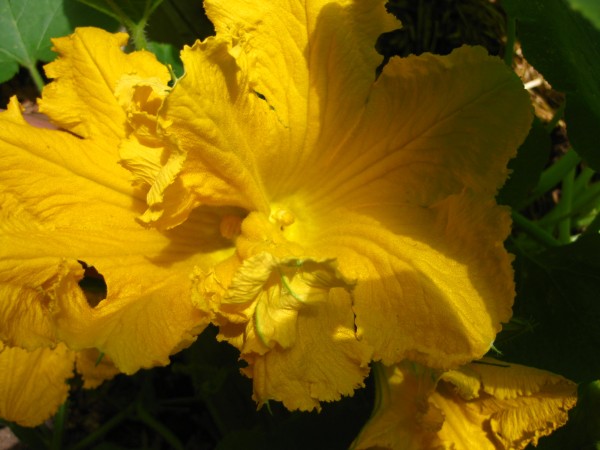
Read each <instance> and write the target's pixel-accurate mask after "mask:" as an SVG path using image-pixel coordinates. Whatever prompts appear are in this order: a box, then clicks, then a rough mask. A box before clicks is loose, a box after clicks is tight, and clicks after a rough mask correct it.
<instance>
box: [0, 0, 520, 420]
mask: <svg viewBox="0 0 600 450" xmlns="http://www.w3.org/2000/svg"><path fill="white" fill-rule="evenodd" d="M383 4H384V2H383V1H356V2H354V1H341V0H340V1H289V2H284V1H276V2H258V1H257V2H246V1H218V0H212V1H206V3H205V7H206V11H207V14H208V16H209V17H210V19H211V20H212V21H213V23H214V25H215V29H216V36H214V37H210V38H207V39H206V40H204V41H202V42H197V43H196V44H194V45H193V46H192V47H186V48H184V50H183V51H182V60H183V63H184V68H185V75H184V76H183V77H182V78H181V79H179V80H177V81H176V82H175V83H174V86H172V87H170V86H169V81H170V78H169V74H168V70H167V68H166V67H164V66H163V65H161V64H160V63H158V62H157V61H156V59H155V58H154V56H153V55H151V54H149V53H147V52H143V51H141V52H134V53H131V54H124V53H123V52H122V50H121V47H122V46H123V45H124V44H125V43H126V40H127V37H126V36H125V35H124V34H114V35H112V34H108V33H106V32H104V31H101V30H98V29H79V30H77V31H76V32H75V33H74V34H73V35H71V36H69V37H65V38H60V39H56V40H55V41H54V46H55V50H56V51H57V53H58V55H59V57H58V59H57V60H56V61H55V62H54V63H51V64H50V65H48V66H47V69H46V70H47V74H48V76H49V77H50V78H53V79H54V81H53V82H52V83H51V84H49V85H48V86H47V87H46V88H45V90H44V92H43V94H42V99H41V100H40V108H41V111H42V112H44V113H45V114H46V115H47V116H48V117H49V118H50V120H51V121H52V122H53V123H54V124H55V125H56V126H57V127H59V129H58V130H42V129H36V128H33V127H31V126H29V125H28V124H27V123H26V122H25V120H24V119H23V117H22V116H21V113H20V111H19V105H18V104H17V102H16V100H13V101H12V102H11V104H10V105H9V108H8V111H6V112H4V113H2V115H1V116H0V121H1V123H2V126H1V127H0V146H1V148H2V153H1V154H0V166H1V169H0V170H2V172H3V174H4V175H3V178H2V180H0V202H1V203H0V204H1V205H2V209H1V210H0V214H1V216H0V220H1V223H0V239H1V241H2V242H1V243H0V290H1V292H2V297H1V300H0V324H1V325H0V339H1V340H2V342H3V343H4V346H3V350H1V351H2V353H0V366H1V367H3V368H5V369H6V370H7V371H8V372H7V373H9V372H10V370H12V369H11V367H13V366H14V365H15V364H16V363H15V362H14V361H16V359H15V357H13V354H15V353H16V352H23V350H20V348H23V349H26V350H28V351H30V352H31V353H30V354H29V355H30V360H31V364H32V365H34V364H39V361H40V358H46V356H39V354H38V353H36V352H40V351H42V349H44V348H49V349H54V350H47V351H46V350H44V351H46V353H48V354H49V355H52V357H55V354H56V352H58V351H60V352H62V353H61V355H62V356H61V358H60V360H61V361H67V363H66V367H67V372H69V373H70V371H71V370H72V368H73V364H74V361H79V362H78V363H77V370H78V371H79V372H81V373H83V376H84V378H85V379H86V380H88V379H89V380H90V381H89V385H90V386H92V385H94V384H96V383H99V382H100V381H101V380H102V379H105V378H108V377H110V376H112V375H113V374H114V373H115V372H116V371H117V370H118V371H121V372H124V373H133V372H135V371H136V370H138V369H140V368H145V367H152V366H155V365H161V364H167V363H168V358H169V356H170V355H171V354H173V353H175V352H177V351H179V350H180V349H182V348H184V347H186V346H187V345H189V344H190V343H191V342H193V340H194V339H195V336H197V335H198V334H199V333H200V332H201V331H202V330H203V329H204V328H205V327H206V326H207V324H208V323H210V322H212V323H214V324H216V325H218V326H219V330H220V334H219V338H220V339H222V340H226V341H228V342H230V343H231V344H232V345H234V346H236V347H237V348H238V349H239V350H240V353H241V358H243V359H244V360H245V361H246V362H247V363H248V365H247V367H245V368H244V369H243V371H244V373H246V375H248V376H249V377H251V378H253V382H254V397H255V400H256V401H257V402H258V403H259V404H262V403H264V402H266V401H268V400H270V399H275V400H280V401H282V402H283V403H284V405H286V406H287V407H288V408H290V409H301V410H311V409H314V408H319V404H320V402H321V401H332V400H337V399H339V398H340V397H341V396H342V395H351V394H352V392H353V391H354V389H356V388H357V387H359V386H361V385H362V384H363V380H364V378H365V377H366V375H367V374H368V371H369V363H370V362H371V361H373V360H375V361H382V362H383V363H384V364H386V365H393V364H397V363H401V361H404V360H411V361H414V362H415V363H418V364H421V365H423V366H427V367H430V368H433V369H436V370H446V369H451V368H454V367H457V366H459V365H462V364H466V363H468V362H470V361H472V360H474V359H478V358H480V357H481V356H483V355H484V354H485V353H486V352H487V350H488V349H489V348H490V346H491V343H492V342H493V339H494V337H495V335H496V333H497V332H498V331H499V329H500V327H501V325H500V324H501V323H502V322H506V321H507V320H508V319H509V318H510V315H511V305H512V300H513V296H514V286H513V281H512V269H511V267H510V260H511V259H510V256H509V255H508V254H507V252H506V251H505V249H504V247H503V244H502V243H503V240H504V239H505V237H506V236H507V234H508V232H509V228H510V220H509V212H508V211H507V209H506V208H503V207H500V206H498V205H496V203H495V201H494V195H495V193H496V191H497V189H498V188H499V186H500V185H501V184H502V183H503V182H504V180H505V178H506V176H507V169H506V164H507V162H508V160H509V159H510V158H511V157H513V156H514V154H515V152H516V149H517V147H518V145H519V144H520V143H521V142H522V141H523V139H524V137H525V135H526V134H527V131H528V128H529V124H530V120H531V113H530V106H529V101H528V97H527V95H526V94H525V92H524V91H523V88H522V86H521V84H520V82H519V80H518V79H517V78H516V77H515V76H514V75H513V74H512V73H510V71H509V70H508V69H506V68H505V67H504V66H503V64H502V62H501V61H499V60H497V59H496V58H492V57H489V56H487V54H486V53H485V51H484V50H483V49H481V48H466V47H465V48H461V49H458V50H456V51H455V52H453V53H452V54H451V55H449V56H447V57H440V56H434V55H423V56H419V57H408V58H405V59H400V58H393V59H392V60H391V61H390V62H389V63H388V64H387V65H386V66H385V68H384V69H383V71H382V73H381V75H380V76H379V77H378V78H376V77H375V69H376V67H377V66H378V65H379V64H380V62H381V57H380V56H379V55H377V53H376V52H375V50H374V42H375V40H376V38H377V36H378V35H380V34H381V33H382V32H384V31H387V30H389V29H391V28H394V27H397V24H396V23H394V22H393V21H392V18H391V16H389V15H388V14H387V13H386V11H385V8H384V6H383ZM92 266H93V267H94V268H95V269H96V270H97V271H98V272H99V273H100V274H102V276H103V277H104V279H105V281H106V286H107V293H106V298H104V299H102V300H101V301H100V302H99V303H98V304H94V303H90V302H89V301H88V299H87V298H86V296H85V293H84V292H83V290H82V289H81V288H80V285H79V284H80V281H81V280H82V278H83V277H84V274H86V268H89V267H92ZM63 344H66V346H65V345H63ZM38 349H39V350H38ZM94 352H96V354H97V353H98V352H101V353H102V354H104V355H105V362H106V363H107V364H114V366H115V367H116V369H113V370H111V369H110V367H103V368H102V367H101V368H96V367H94V365H93V364H85V363H84V362H83V361H88V360H90V356H89V355H90V354H91V353H92V354H93V353H94ZM34 354H35V356H34ZM20 355H21V356H19V358H20V359H19V361H20V362H19V365H21V366H24V365H26V364H27V363H26V362H23V361H27V358H28V356H27V355H28V354H27V353H23V354H20ZM48 358H50V356H48ZM11 364H12V365H11ZM61 370H62V371H61V372H60V375H57V377H62V378H61V379H64V378H68V374H65V373H64V372H65V369H64V365H63V367H62V368H61ZM12 383H14V384H18V380H17V377H14V378H13V379H12ZM55 391H56V396H55V399H54V401H53V402H48V405H49V407H48V411H37V414H38V415H37V416H35V417H34V418H33V419H31V418H29V419H28V422H27V424H31V423H32V422H38V423H39V422H41V421H42V420H44V419H45V418H46V416H47V415H49V414H51V413H52V408H56V407H57V406H58V404H60V402H61V401H62V399H64V396H65V395H66V392H64V389H63V390H59V389H56V390H55ZM3 399H4V397H3ZM27 401H31V399H28V398H26V397H24V399H23V402H25V403H26V402H27ZM5 403H6V404H0V416H7V415H8V414H9V413H10V411H11V409H10V408H11V406H10V405H8V403H9V402H5ZM7 411H8V412H7ZM25 415H26V414H25ZM44 415H45V416H44ZM42 416H44V417H42ZM11 420H21V421H22V422H23V423H25V420H23V419H20V418H12V419H11Z"/></svg>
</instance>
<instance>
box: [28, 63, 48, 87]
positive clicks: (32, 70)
mask: <svg viewBox="0 0 600 450" xmlns="http://www.w3.org/2000/svg"><path fill="white" fill-rule="evenodd" d="M27 70H28V71H29V75H31V79H32V80H33V82H34V83H35V87H36V88H37V90H38V92H39V93H40V94H41V93H42V90H43V89H44V86H45V84H44V78H43V77H42V75H41V74H40V72H39V71H38V70H37V67H36V66H35V64H32V65H30V66H27Z"/></svg>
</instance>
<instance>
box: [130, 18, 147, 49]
mask: <svg viewBox="0 0 600 450" xmlns="http://www.w3.org/2000/svg"><path fill="white" fill-rule="evenodd" d="M146 21H147V19H146V18H143V19H142V20H140V21H139V22H138V23H136V24H135V25H133V26H132V27H131V28H129V32H130V33H131V40H132V41H133V45H134V46H135V49H136V50H146V49H147V48H148V40H147V39H146V31H145V29H146Z"/></svg>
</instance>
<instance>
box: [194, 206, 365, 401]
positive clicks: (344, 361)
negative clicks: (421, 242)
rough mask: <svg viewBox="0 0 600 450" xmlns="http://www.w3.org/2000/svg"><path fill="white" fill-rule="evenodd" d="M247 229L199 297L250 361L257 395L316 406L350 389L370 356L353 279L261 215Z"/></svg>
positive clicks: (222, 336) (222, 333)
mask: <svg viewBox="0 0 600 450" xmlns="http://www.w3.org/2000/svg"><path fill="white" fill-rule="evenodd" d="M240 231H241V233H242V234H241V235H240V236H239V237H238V238H237V242H236V243H237V252H236V255H234V256H233V257H232V258H230V259H229V260H227V261H225V262H224V263H222V264H220V265H219V266H217V267H216V268H215V270H214V271H212V272H210V273H209V274H207V275H206V276H205V277H204V278H202V277H199V278H198V285H197V291H198V292H199V295H198V296H197V297H196V298H197V299H198V300H197V305H198V306H199V307H200V308H202V307H203V306H204V307H209V308H214V311H213V312H214V319H213V321H214V322H215V323H217V324H218V325H219V326H220V334H219V338H220V339H222V340H227V341H229V342H230V343H231V344H232V345H235V346H236V347H237V348H238V349H239V350H240V352H241V357H242V358H243V359H245V360H246V361H247V362H248V364H249V365H248V367H246V368H244V369H243V372H244V373H245V374H246V375H248V376H250V377H252V378H253V380H254V398H255V400H256V401H257V402H258V403H259V405H261V404H263V403H265V402H267V401H268V400H271V399H273V400H279V401H282V402H283V404H284V405H285V406H286V407H287V408H289V409H301V410H312V409H314V408H319V402H320V401H333V400H337V399H339V398H340V397H341V396H342V395H351V394H352V392H353V391H354V389H356V388H357V387H359V386H362V383H363V379H364V377H365V376H366V375H367V374H368V362H369V360H370V357H371V349H370V348H369V347H368V346H366V345H365V344H364V343H362V342H360V341H359V340H358V339H357V337H356V333H355V331H354V314H353V312H352V288H353V283H352V281H351V280H348V279H346V278H344V277H343V276H342V275H341V274H340V273H339V271H338V270H337V268H336V266H335V262H334V261H333V260H316V259H312V258H307V257H302V256H300V255H298V254H297V253H299V252H301V247H298V246H297V245H292V244H290V243H289V242H287V241H286V240H285V239H284V238H283V237H282V236H281V232H280V230H279V228H278V226H277V225H276V224H273V223H271V222H269V220H268V219H267V218H266V217H264V216H263V215H262V214H260V213H256V212H255V213H251V214H250V215H249V216H248V217H247V218H246V219H245V220H244V222H243V223H242V225H241V230H240ZM214 297H216V299H215V298H214ZM206 298H209V299H211V300H209V301H207V300H206Z"/></svg>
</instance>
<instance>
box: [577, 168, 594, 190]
mask: <svg viewBox="0 0 600 450" xmlns="http://www.w3.org/2000/svg"><path fill="white" fill-rule="evenodd" d="M595 173H596V171H595V170H594V169H590V168H589V167H584V168H583V169H582V170H581V173H580V174H579V175H577V178H576V179H575V184H574V185H573V196H577V195H578V194H580V193H583V192H585V190H586V189H587V188H588V186H589V184H590V181H591V180H592V177H593V176H594V174H595Z"/></svg>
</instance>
